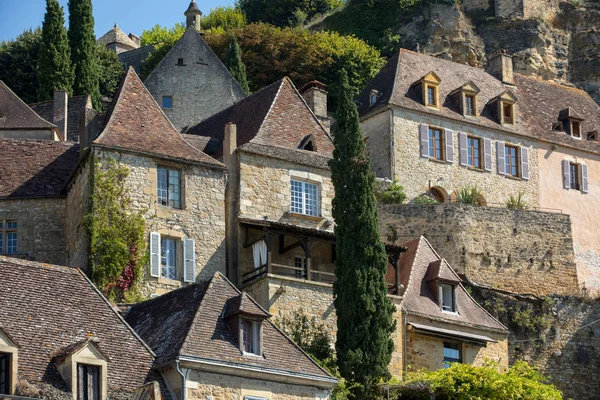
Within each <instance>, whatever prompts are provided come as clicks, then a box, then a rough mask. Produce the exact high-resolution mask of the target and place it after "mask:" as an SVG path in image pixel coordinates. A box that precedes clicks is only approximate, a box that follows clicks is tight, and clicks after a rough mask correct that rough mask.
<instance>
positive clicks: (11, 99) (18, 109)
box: [0, 80, 58, 131]
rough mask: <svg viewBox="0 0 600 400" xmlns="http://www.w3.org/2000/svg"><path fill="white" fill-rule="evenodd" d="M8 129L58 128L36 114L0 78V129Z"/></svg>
mask: <svg viewBox="0 0 600 400" xmlns="http://www.w3.org/2000/svg"><path fill="white" fill-rule="evenodd" d="M8 129H10V130H12V129H30V130H37V129H54V130H58V128H57V127H56V125H54V124H52V123H50V122H48V121H46V120H45V119H44V118H42V117H40V116H39V115H38V114H36V113H35V111H33V110H32V109H31V108H30V107H29V106H28V105H27V104H25V103H24V102H23V100H21V99H20V98H19V96H17V95H16V94H15V93H14V92H13V91H12V90H11V89H10V88H9V87H8V86H7V85H6V84H5V83H4V82H3V81H1V80H0V131H1V130H8Z"/></svg>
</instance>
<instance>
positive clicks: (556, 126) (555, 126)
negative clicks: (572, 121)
mask: <svg viewBox="0 0 600 400" xmlns="http://www.w3.org/2000/svg"><path fill="white" fill-rule="evenodd" d="M552 130H553V131H556V132H562V124H561V123H560V122H553V123H552Z"/></svg>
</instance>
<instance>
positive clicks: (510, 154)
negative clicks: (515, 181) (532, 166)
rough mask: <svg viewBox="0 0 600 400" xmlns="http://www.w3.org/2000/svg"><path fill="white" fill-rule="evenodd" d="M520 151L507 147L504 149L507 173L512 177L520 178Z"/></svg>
mask: <svg viewBox="0 0 600 400" xmlns="http://www.w3.org/2000/svg"><path fill="white" fill-rule="evenodd" d="M518 154H519V149H518V148H516V147H513V146H509V145H506V146H505V147H504V159H505V164H506V173H507V174H508V175H512V176H519V156H518Z"/></svg>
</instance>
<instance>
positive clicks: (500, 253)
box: [379, 203, 578, 295]
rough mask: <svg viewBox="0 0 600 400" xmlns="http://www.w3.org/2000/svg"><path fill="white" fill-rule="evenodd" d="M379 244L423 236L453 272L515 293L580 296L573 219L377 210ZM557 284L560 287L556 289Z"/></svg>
mask: <svg viewBox="0 0 600 400" xmlns="http://www.w3.org/2000/svg"><path fill="white" fill-rule="evenodd" d="M379 225H380V232H381V235H382V238H383V239H384V240H387V241H392V240H393V239H394V236H397V238H396V241H395V243H396V244H401V243H404V242H406V241H408V240H411V239H414V238H415V237H418V236H419V235H424V236H425V237H426V238H427V239H428V240H429V242H430V243H431V244H432V246H433V247H434V248H435V249H436V250H437V251H438V252H439V254H441V255H442V256H443V257H444V258H446V259H447V260H448V262H449V263H450V265H451V266H452V268H454V270H455V271H456V272H458V273H460V274H464V275H466V277H467V278H468V279H469V280H471V281H474V282H477V283H480V284H485V285H490V286H492V287H494V288H498V289H503V290H508V291H511V292H515V293H534V294H539V295H543V294H555V293H562V294H568V293H574V292H577V291H578V283H577V271H576V267H575V259H574V254H573V239H572V232H571V219H570V217H569V216H568V215H565V214H553V213H544V212H537V211H514V210H509V209H506V208H493V207H476V206H469V205H461V204H448V203H446V204H436V205H387V206H386V205H380V206H379ZM558 283H560V284H558Z"/></svg>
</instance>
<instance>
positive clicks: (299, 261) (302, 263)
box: [294, 257, 306, 278]
mask: <svg viewBox="0 0 600 400" xmlns="http://www.w3.org/2000/svg"><path fill="white" fill-rule="evenodd" d="M294 266H295V267H296V268H298V269H296V270H295V271H294V274H295V275H296V277H297V278H303V277H304V271H306V260H305V259H304V258H303V257H296V258H295V260H294Z"/></svg>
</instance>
